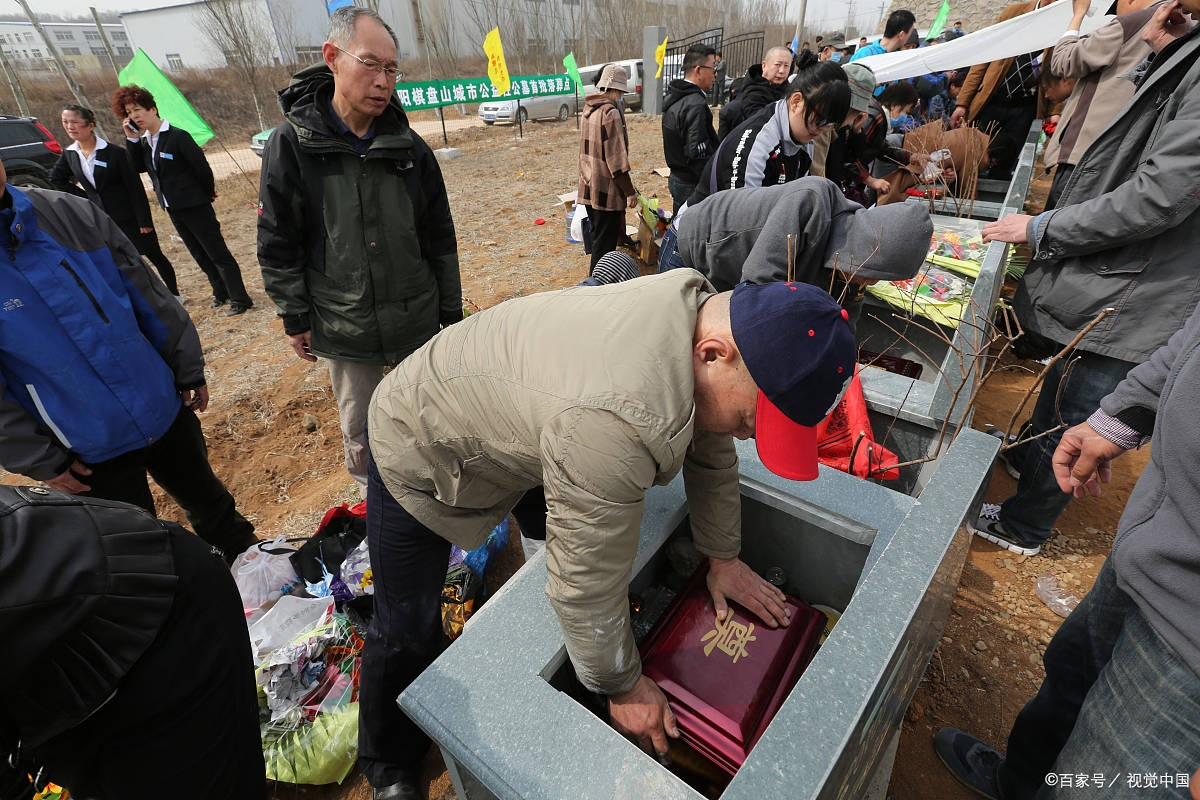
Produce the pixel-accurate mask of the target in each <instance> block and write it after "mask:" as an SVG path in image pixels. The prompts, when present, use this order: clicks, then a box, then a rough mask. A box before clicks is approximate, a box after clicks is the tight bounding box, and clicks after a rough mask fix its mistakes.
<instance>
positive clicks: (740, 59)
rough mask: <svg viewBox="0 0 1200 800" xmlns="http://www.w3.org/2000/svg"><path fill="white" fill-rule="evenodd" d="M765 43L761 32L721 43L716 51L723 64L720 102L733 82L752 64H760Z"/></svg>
mask: <svg viewBox="0 0 1200 800" xmlns="http://www.w3.org/2000/svg"><path fill="white" fill-rule="evenodd" d="M765 42H766V37H765V35H764V34H763V32H762V31H755V32H754V33H742V34H739V35H737V36H731V37H729V38H728V39H726V40H725V41H724V42H722V43H721V47H720V48H718V49H719V50H720V51H721V61H722V63H724V64H725V75H724V76H723V77H724V78H725V80H724V81H721V83H723V84H724V85H723V86H721V87H720V91H721V100H722V102H723V101H724V98H725V97H727V96H728V92H729V86H730V85H731V84H732V83H733V82H734V81H735V80H737V79H738V78H740V77H742V76H743V75H745V74H746V70H748V69H749V68H750V66H751V65H752V64H761V63H762V60H763V47H764V46H765ZM714 88H716V87H714Z"/></svg>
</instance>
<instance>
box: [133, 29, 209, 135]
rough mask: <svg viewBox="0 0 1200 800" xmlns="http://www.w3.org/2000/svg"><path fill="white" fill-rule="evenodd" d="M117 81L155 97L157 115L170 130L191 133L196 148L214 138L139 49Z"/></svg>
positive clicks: (166, 78)
mask: <svg viewBox="0 0 1200 800" xmlns="http://www.w3.org/2000/svg"><path fill="white" fill-rule="evenodd" d="M117 79H118V80H119V81H120V82H121V85H122V86H129V85H131V84H137V85H138V86H140V87H142V88H143V89H145V90H146V91H148V92H150V94H152V95H154V102H155V103H156V104H157V105H158V115H159V116H160V117H162V118H163V119H165V120H167V121H168V122H170V123H171V125H172V126H173V127H176V128H182V129H183V130H185V131H187V132H188V133H190V134H191V135H192V138H193V139H195V140H196V144H198V145H201V146H203V145H204V144H205V143H207V142H208V141H209V140H210V139H212V138H213V131H212V128H210V127H208V123H207V122H205V121H204V119H203V118H202V117H201V116H200V115H199V114H197V113H196V109H194V108H192V104H191V103H189V102H188V101H187V98H186V97H184V96H183V93H182V92H180V91H179V90H178V89H176V88H175V84H173V83H171V79H170V78H168V77H167V76H166V75H163V73H162V70H160V69H159V68H158V67H157V66H156V65H155V63H154V62H153V61H151V60H150V56H148V55H146V53H145V51H143V50H142V49H141V48H138V51H137V53H135V54H134V56H133V60H132V61H130V62H129V63H128V64H126V65H125V69H123V70H121V71H120V72H119V73H118V74H117Z"/></svg>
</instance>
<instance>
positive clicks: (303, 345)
mask: <svg viewBox="0 0 1200 800" xmlns="http://www.w3.org/2000/svg"><path fill="white" fill-rule="evenodd" d="M288 344H290V345H291V346H292V350H294V351H296V355H298V356H300V358H303V359H304V360H305V361H316V360H317V357H316V356H314V355H313V354H312V331H305V332H304V333H297V334H296V335H295V336H289V337H288Z"/></svg>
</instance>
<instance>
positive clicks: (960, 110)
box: [950, 106, 967, 128]
mask: <svg viewBox="0 0 1200 800" xmlns="http://www.w3.org/2000/svg"><path fill="white" fill-rule="evenodd" d="M966 121H967V109H966V106H957V107H955V109H954V111H953V112H951V114H950V127H951V128H961V127H962V126H963V124H964V123H966Z"/></svg>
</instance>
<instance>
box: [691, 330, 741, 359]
mask: <svg viewBox="0 0 1200 800" xmlns="http://www.w3.org/2000/svg"><path fill="white" fill-rule="evenodd" d="M693 352H694V354H695V357H696V360H697V361H699V362H701V363H704V364H713V363H716V362H718V361H728V360H731V359H734V358H737V354H738V352H737V347H736V346H735V345H734V343H733V339H732V338H731V337H729V338H727V337H725V336H720V335H710V336H706V337H704V338H703V339H701V340H700V341H698V342H696V346H695V348H694V349H693Z"/></svg>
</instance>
